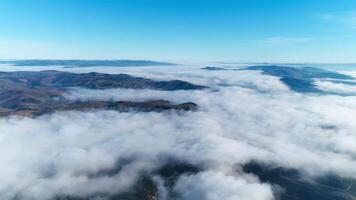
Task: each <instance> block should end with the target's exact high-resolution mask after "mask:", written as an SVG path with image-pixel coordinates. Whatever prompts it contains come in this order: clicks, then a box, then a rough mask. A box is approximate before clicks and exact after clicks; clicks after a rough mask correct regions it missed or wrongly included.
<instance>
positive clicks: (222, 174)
mask: <svg viewBox="0 0 356 200" xmlns="http://www.w3.org/2000/svg"><path fill="white" fill-rule="evenodd" d="M158 72H159V70H157V71H155V70H154V69H147V76H148V77H156V78H164V77H172V78H178V79H183V80H188V81H189V80H190V81H191V82H194V83H199V84H202V83H204V84H205V85H208V86H209V87H210V88H209V89H206V90H201V91H172V92H164V91H152V90H129V89H126V90H124V89H115V90H103V91H96V90H84V89H78V88H74V89H72V90H71V91H70V92H69V93H68V94H66V96H65V98H68V99H71V100H82V101H84V100H88V99H90V100H93V99H95V100H108V99H114V100H150V99H166V100H171V101H173V102H186V101H193V102H195V103H197V104H198V105H199V110H198V111H197V112H186V113H179V114H178V113H174V112H164V113H154V112H152V113H151V112H150V113H118V112H114V111H90V112H59V113H54V114H52V115H46V116H41V117H38V118H35V119H31V118H19V117H10V118H2V119H0V152H1V153H0V155H1V158H2V159H1V160H0V180H1V182H0V198H1V199H50V198H53V197H56V196H61V195H63V196H65V195H72V196H78V197H98V196H99V197H100V196H101V195H102V194H108V195H111V194H115V193H120V192H123V191H126V190H129V188H130V187H132V186H133V185H134V184H135V182H136V180H138V179H139V177H140V175H142V174H143V173H147V172H148V173H149V172H152V171H154V170H156V169H158V168H160V167H161V166H162V165H164V163H165V162H167V160H168V158H174V159H176V160H180V161H183V162H185V163H189V164H192V165H197V166H201V168H202V171H200V172H198V173H196V174H185V175H182V176H181V177H179V178H178V181H177V182H176V183H175V185H174V187H173V189H174V191H175V192H177V194H178V198H180V199H182V200H185V199H208V200H218V199H242V200H243V199H246V200H250V199H255V200H260V199H261V200H262V199H266V200H268V199H273V198H274V197H273V192H275V191H274V189H273V186H272V185H268V184H264V183H261V182H260V181H259V180H258V178H257V177H255V176H253V175H251V174H246V173H244V172H242V171H241V170H240V168H241V166H242V165H243V164H246V163H249V162H251V161H259V162H263V163H265V164H267V165H271V166H282V167H286V168H293V169H297V170H300V171H301V172H302V173H305V174H306V175H307V176H309V177H315V176H321V175H324V174H328V173H334V174H337V175H339V176H342V177H351V178H356V169H355V167H354V166H356V143H355V142H354V141H356V134H355V133H354V130H356V124H355V123H354V120H355V117H356V97H355V96H338V95H322V96H321V95H310V94H297V93H294V92H292V91H290V90H289V89H288V88H287V87H286V86H285V85H283V84H282V83H281V82H280V81H279V80H278V78H276V77H271V76H265V75H261V74H259V73H258V72H255V71H254V72H249V71H229V72H222V71H216V72H215V71H214V72H206V71H203V70H198V69H189V70H187V71H182V72H180V73H176V72H175V70H174V69H172V70H171V71H169V70H167V71H161V72H160V73H158ZM133 73H134V74H135V73H136V74H137V73H138V72H137V71H136V72H133ZM140 73H141V74H142V73H144V71H140ZM117 168H120V170H115V169H117ZM109 172H110V173H109ZM154 180H155V181H156V182H157V183H158V185H159V186H160V187H159V188H160V189H159V191H161V193H160V194H161V195H160V197H161V199H165V197H166V196H167V194H166V192H165V184H164V180H162V179H161V178H160V177H156V178H155V179H154ZM162 181H163V182H162ZM104 196H105V195H104Z"/></svg>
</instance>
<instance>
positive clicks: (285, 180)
mask: <svg viewBox="0 0 356 200" xmlns="http://www.w3.org/2000/svg"><path fill="white" fill-rule="evenodd" d="M243 169H244V171H245V172H246V173H251V174H254V175H256V176H258V177H259V179H260V180H261V181H262V182H266V183H269V184H273V185H275V186H277V185H278V187H279V188H280V189H279V191H276V193H278V194H276V195H277V196H279V199H280V200H315V199H318V200H331V199H333V200H352V199H355V198H356V185H355V184H356V182H355V180H352V179H345V178H341V177H338V176H336V175H333V174H329V175H325V176H322V177H316V178H307V177H306V176H305V175H303V174H302V173H300V172H299V171H297V170H295V169H286V168H281V167H272V166H266V165H264V164H260V163H257V162H251V163H249V164H247V165H245V166H244V168H243Z"/></svg>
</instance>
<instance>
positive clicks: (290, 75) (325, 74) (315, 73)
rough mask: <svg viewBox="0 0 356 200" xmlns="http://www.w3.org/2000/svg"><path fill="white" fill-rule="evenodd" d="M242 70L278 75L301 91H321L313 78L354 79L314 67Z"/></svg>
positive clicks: (268, 67)
mask: <svg viewBox="0 0 356 200" xmlns="http://www.w3.org/2000/svg"><path fill="white" fill-rule="evenodd" d="M244 70H260V71H262V73H263V74H267V75H271V76H277V77H280V80H281V81H282V82H283V83H284V84H286V85H287V86H288V87H289V88H290V89H292V90H294V91H296V92H302V93H311V92H312V93H315V92H317V93H320V92H322V91H321V90H319V89H318V88H316V86H315V85H314V79H315V78H321V79H322V78H329V79H339V80H340V79H341V80H354V78H353V77H352V76H349V75H345V74H340V73H338V72H333V71H328V70H324V69H320V68H315V67H301V68H294V67H284V66H275V65H271V66H251V67H247V68H245V69H244Z"/></svg>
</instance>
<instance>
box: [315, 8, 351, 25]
mask: <svg viewBox="0 0 356 200" xmlns="http://www.w3.org/2000/svg"><path fill="white" fill-rule="evenodd" d="M319 18H321V19H323V20H326V21H329V22H335V23H340V24H341V25H344V26H347V27H348V28H352V29H355V28H356V11H347V12H338V13H324V14H320V15H319Z"/></svg>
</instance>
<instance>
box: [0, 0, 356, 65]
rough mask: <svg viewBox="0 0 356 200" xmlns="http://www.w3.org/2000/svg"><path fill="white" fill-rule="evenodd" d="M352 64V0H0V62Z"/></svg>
mask: <svg viewBox="0 0 356 200" xmlns="http://www.w3.org/2000/svg"><path fill="white" fill-rule="evenodd" d="M28 58H38V59H42V58H43V59H49V58H51V59H121V58H127V59H152V60H164V61H225V62H323V63H327V62H346V63H347V62H356V1H352V0H291V1H286V0H234V1H232V0H231V1H230V0H205V1H203V0H194V1H193V0H132V1H131V0H116V1H114V0H112V1H109V0H57V1H55V0H52V1H50V0H1V1H0V59H28Z"/></svg>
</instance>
